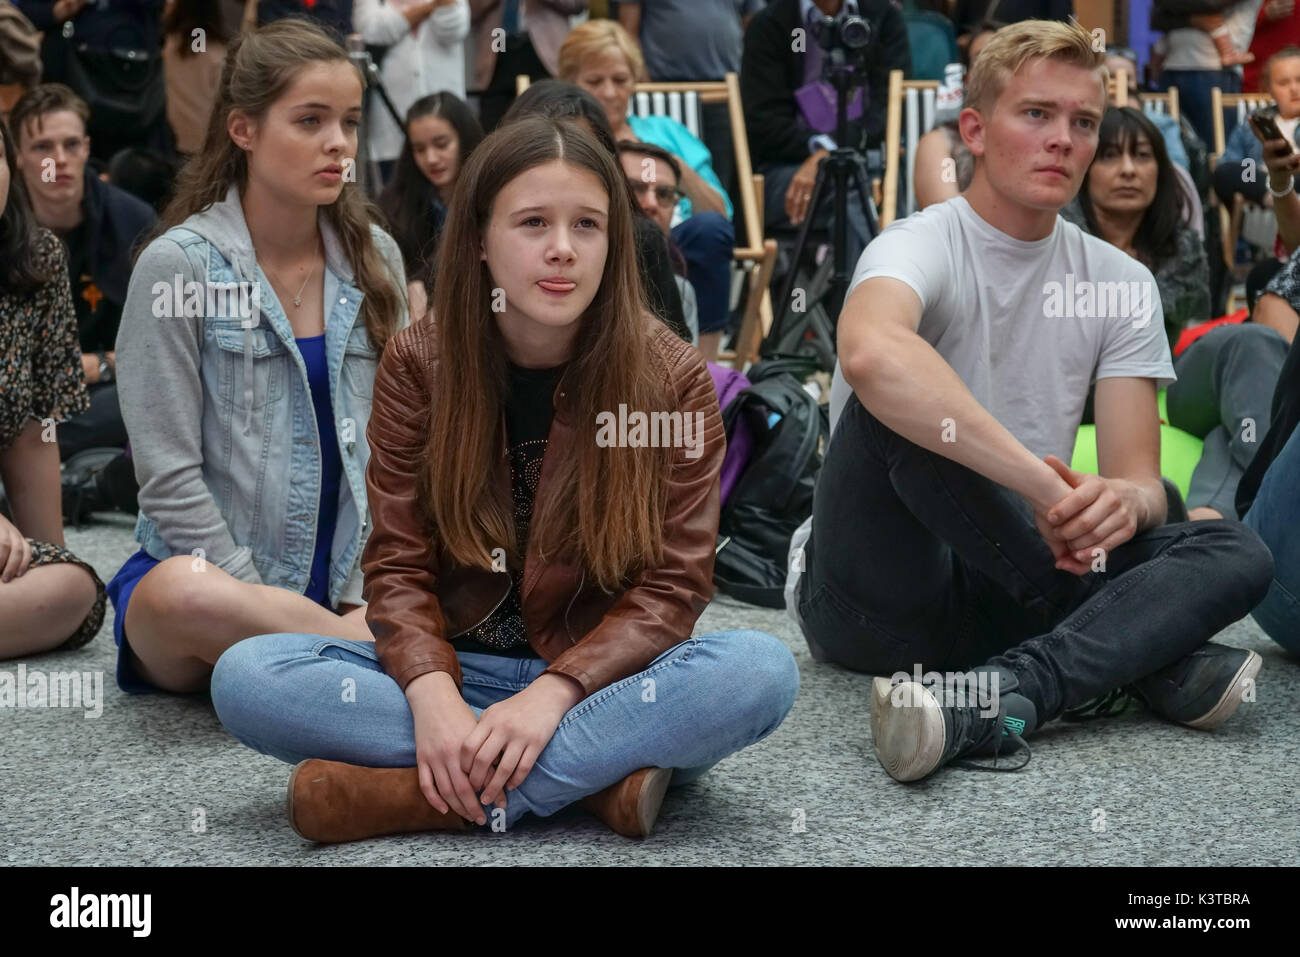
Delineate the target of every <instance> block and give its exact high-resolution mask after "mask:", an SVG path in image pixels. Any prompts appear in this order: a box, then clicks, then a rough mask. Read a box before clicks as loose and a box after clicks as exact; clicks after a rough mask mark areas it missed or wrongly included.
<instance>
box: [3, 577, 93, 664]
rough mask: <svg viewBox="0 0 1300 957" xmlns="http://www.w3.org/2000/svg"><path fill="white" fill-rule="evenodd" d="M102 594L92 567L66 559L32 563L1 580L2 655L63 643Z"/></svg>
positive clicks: (27, 652)
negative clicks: (17, 574)
mask: <svg viewBox="0 0 1300 957" xmlns="http://www.w3.org/2000/svg"><path fill="white" fill-rule="evenodd" d="M96 596H97V592H96V590H95V583H94V581H93V580H92V579H91V577H90V573H89V572H87V571H86V570H85V569H84V568H82V567H81V566H80V565H72V564H68V563H66V562H60V563H58V564H55V565H41V566H40V567H38V568H29V569H28V570H27V572H26V573H25V574H23V575H22V576H20V577H18V578H15V579H14V580H13V581H11V582H9V583H7V584H0V621H3V622H4V628H3V629H0V659H5V658H20V657H22V656H24V655H36V654H40V653H41V652H43V651H50V650H51V649H53V648H57V647H58V646H59V645H61V644H63V643H64V642H65V641H67V640H68V639H69V638H71V637H72V633H73V632H74V631H76V630H77V629H78V628H79V627H81V623H82V622H83V621H85V620H86V616H87V615H89V614H90V609H91V607H92V606H93V605H94V604H95V598H96Z"/></svg>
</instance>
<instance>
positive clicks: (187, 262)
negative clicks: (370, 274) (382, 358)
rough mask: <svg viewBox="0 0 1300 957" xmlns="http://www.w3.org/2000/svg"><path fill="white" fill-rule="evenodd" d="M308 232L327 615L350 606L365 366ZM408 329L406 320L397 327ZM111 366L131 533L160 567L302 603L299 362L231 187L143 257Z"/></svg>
mask: <svg viewBox="0 0 1300 957" xmlns="http://www.w3.org/2000/svg"><path fill="white" fill-rule="evenodd" d="M320 229H321V234H322V237H323V239H324V245H325V265H326V275H325V277H324V282H325V294H326V298H325V314H326V318H325V355H326V362H327V366H328V369H329V383H330V400H331V407H332V409H333V413H334V422H335V427H336V432H337V436H338V443H339V452H340V454H341V456H342V459H343V472H344V477H345V479H346V481H344V482H342V483H340V488H339V501H338V522H337V525H336V529H335V532H334V541H333V544H332V546H331V549H330V572H329V600H330V604H331V605H333V606H334V607H337V606H338V605H339V603H340V602H348V603H350V604H356V605H360V604H362V599H361V582H362V577H361V562H360V558H361V550H362V547H363V546H364V543H365V538H366V535H367V533H368V531H369V516H368V514H367V508H366V483H365V471H366V463H367V461H368V460H369V457H370V450H369V447H368V446H367V445H366V424H367V422H368V421H369V419H370V407H371V390H372V388H373V386H374V379H375V370H376V368H377V365H378V355H377V354H376V353H375V350H374V349H373V348H372V347H371V345H370V342H369V340H368V338H367V335H366V328H365V324H364V323H363V322H362V321H360V317H359V310H360V306H361V300H362V293H361V290H360V289H358V288H357V286H356V285H355V284H354V278H353V271H352V267H351V265H350V264H349V262H348V260H347V258H346V256H345V254H344V251H343V247H342V245H341V243H340V242H339V239H338V236H337V234H336V233H335V231H334V230H333V228H332V227H331V226H330V225H329V223H328V222H327V221H326V219H325V217H324V215H322V216H321V217H320ZM371 231H372V234H373V236H374V239H375V242H376V245H377V248H378V250H379V252H380V254H381V256H382V257H383V259H384V260H385V262H386V263H387V265H388V268H389V270H390V271H391V273H392V275H393V282H394V283H395V284H396V285H397V287H398V288H399V289H401V290H402V301H403V302H405V289H406V278H405V274H404V271H403V269H402V257H401V254H400V253H399V252H398V249H397V244H396V243H395V242H393V240H392V238H391V237H389V236H388V234H387V233H385V232H384V231H383V230H381V229H379V227H377V226H372V227H371ZM187 283H194V284H196V285H193V286H187V285H186V284H187ZM237 283H242V284H243V286H242V289H243V290H244V292H245V294H246V296H245V298H243V299H238V298H233V299H231V300H229V301H225V302H223V301H222V293H221V291H220V290H224V289H228V288H235V289H238V288H241V287H231V286H230V285H228V284H237ZM254 284H255V285H254ZM177 288H179V289H180V290H182V292H183V293H184V295H181V296H179V297H178V295H177V293H176V292H175V291H174V290H175V289H177ZM209 290H218V291H217V292H209ZM200 294H201V295H202V297H203V298H202V299H200ZM209 296H215V297H216V298H215V299H211V298H208V297H209ZM191 297H193V298H191ZM178 300H179V301H178ZM186 300H189V302H190V306H189V308H185V307H184V303H185V301H186ZM200 303H201V305H200ZM178 307H179V308H178ZM214 307H215V308H214ZM407 322H408V318H407V315H406V311H405V309H403V311H402V315H401V317H400V321H399V328H400V327H401V326H405V325H406V324H407ZM117 369H118V373H117V375H118V400H119V402H120V404H121V408H122V418H123V420H124V421H125V422H126V427H127V432H128V434H129V436H130V438H131V453H132V457H133V458H134V461H135V474H136V478H137V480H138V481H139V483H140V497H139V501H140V517H139V520H138V522H137V523H136V529H135V537H136V539H137V540H138V541H139V542H140V544H141V546H142V547H143V548H144V550H145V551H147V552H148V553H149V554H150V555H152V556H153V557H154V558H158V559H164V558H168V557H170V556H172V555H193V556H195V557H196V559H197V558H202V559H203V560H204V561H206V562H210V563H212V564H214V565H216V566H217V567H218V568H220V569H222V570H223V571H226V572H229V573H230V574H231V575H233V576H234V577H236V578H238V579H240V580H241V581H246V582H251V583H254V584H266V585H275V586H279V587H281V588H288V589H290V590H292V591H295V592H298V593H300V594H301V593H303V592H304V591H305V590H306V588H307V583H308V579H309V577H310V573H311V564H312V557H313V555H314V552H315V547H316V524H317V516H318V514H319V505H320V495H321V453H320V445H321V443H320V437H319V435H318V433H317V429H316V414H315V409H314V407H313V405H312V399H311V389H310V386H309V385H308V381H307V367H306V365H305V364H304V362H303V358H302V354H301V353H300V352H299V351H298V347H297V344H296V343H295V341H294V335H293V329H292V327H291V326H290V325H289V320H288V317H286V315H285V313H284V310H283V309H282V308H281V306H280V304H279V302H278V301H277V299H276V297H275V293H274V292H273V291H272V289H271V283H270V281H269V280H268V279H267V277H266V274H265V273H264V272H262V270H261V268H260V267H259V266H258V264H257V260H256V258H255V256H254V253H253V245H252V240H251V238H250V237H249V233H248V226H247V224H246V223H245V221H244V213H243V208H242V207H241V206H240V202H239V193H238V189H237V188H236V187H231V189H230V190H229V191H228V192H227V194H226V198H225V199H224V200H223V201H221V202H219V203H216V204H214V205H213V206H212V207H210V208H209V209H207V210H205V211H203V212H201V213H198V214H196V215H194V216H191V217H190V218H189V219H187V220H185V222H184V223H182V224H181V225H180V226H176V227H174V228H172V229H169V230H168V231H167V232H166V233H164V234H163V235H162V236H160V237H158V238H157V239H155V240H154V241H153V242H152V243H150V244H149V246H148V247H146V248H145V250H144V251H143V252H142V253H141V255H140V258H139V260H138V261H137V263H136V266H135V270H134V271H133V272H132V274H131V283H130V287H129V289H128V291H127V297H126V303H125V305H124V306H123V309H122V324H121V326H120V328H119V330H118V336H117ZM198 567H202V566H201V565H199V564H198V563H197V562H196V568H198Z"/></svg>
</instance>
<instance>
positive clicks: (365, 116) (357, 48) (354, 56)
mask: <svg viewBox="0 0 1300 957" xmlns="http://www.w3.org/2000/svg"><path fill="white" fill-rule="evenodd" d="M347 48H348V58H349V59H350V60H351V61H352V62H353V63H354V64H356V67H357V69H358V70H360V71H361V75H362V76H364V77H365V78H366V89H365V92H364V94H363V95H364V96H365V98H366V100H367V102H366V104H365V107H364V108H363V109H362V110H361V128H360V129H359V130H358V131H357V159H356V166H357V179H358V181H359V182H360V184H361V188H362V189H364V190H365V191H366V194H367V195H369V196H370V198H371V199H374V198H375V197H376V196H378V195H379V191H380V190H381V189H382V188H383V185H384V181H383V177H382V176H380V175H379V164H378V162H377V161H373V160H371V159H370V110H369V105H370V104H369V102H368V101H369V99H370V94H371V93H378V94H379V99H380V101H381V102H382V103H383V104H384V107H385V108H386V109H387V110H388V115H389V116H391V117H392V118H393V122H394V123H396V124H397V127H398V129H403V128H404V126H405V124H404V123H403V121H402V115H401V114H400V113H398V112H397V107H396V106H394V105H393V100H392V98H391V97H390V96H389V95H388V90H387V89H386V88H385V87H384V81H383V80H382V79H381V78H380V75H379V64H378V63H376V62H375V58H374V57H373V56H371V55H370V51H369V50H367V49H366V45H365V42H364V41H363V40H362V39H361V37H360V36H359V35H358V34H355V33H354V34H352V35H351V36H349V37H348V39H347Z"/></svg>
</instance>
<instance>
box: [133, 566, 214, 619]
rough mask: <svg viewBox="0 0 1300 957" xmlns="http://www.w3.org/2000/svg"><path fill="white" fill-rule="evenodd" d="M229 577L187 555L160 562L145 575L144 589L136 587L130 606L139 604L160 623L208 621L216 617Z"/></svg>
mask: <svg viewBox="0 0 1300 957" xmlns="http://www.w3.org/2000/svg"><path fill="white" fill-rule="evenodd" d="M229 577H230V576H228V575H226V573H225V572H223V571H221V570H220V569H216V568H215V567H213V566H209V565H207V564H206V563H202V562H198V561H196V560H195V559H193V558H191V557H190V556H189V555H173V556H172V557H171V558H166V559H163V560H162V561H161V562H159V563H158V565H157V566H156V567H155V568H153V569H152V570H151V571H150V572H149V574H148V575H147V576H146V578H145V579H144V581H143V582H142V583H141V584H144V583H145V582H147V583H148V586H149V587H148V588H137V590H136V592H135V593H134V594H133V595H132V596H131V604H132V606H134V605H135V604H136V602H139V603H140V604H141V605H143V606H144V607H143V608H142V609H141V610H142V611H145V612H147V613H148V614H149V615H150V617H151V618H154V619H155V620H161V621H164V622H177V621H181V622H194V621H210V620H211V619H212V618H214V617H216V616H217V615H218V614H220V609H221V606H222V605H223V596H224V595H225V592H226V589H225V588H224V587H223V586H224V585H225V584H226V583H225V582H223V581H222V579H223V578H226V579H229Z"/></svg>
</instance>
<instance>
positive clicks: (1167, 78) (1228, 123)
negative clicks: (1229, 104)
mask: <svg viewBox="0 0 1300 957" xmlns="http://www.w3.org/2000/svg"><path fill="white" fill-rule="evenodd" d="M1171 86H1176V87H1178V109H1179V111H1180V112H1181V113H1182V114H1183V116H1185V117H1187V122H1188V123H1191V124H1192V129H1194V130H1196V132H1197V133H1198V134H1200V137H1201V139H1203V140H1205V142H1206V143H1208V144H1209V146H1210V149H1211V150H1213V149H1214V108H1213V104H1212V103H1211V102H1210V90H1211V89H1212V88H1214V87H1216V86H1217V87H1218V88H1219V89H1220V90H1222V91H1223V92H1224V93H1240V92H1241V74H1240V73H1238V72H1236V71H1235V70H1165V71H1164V73H1163V74H1161V76H1160V89H1162V90H1167V89H1169V88H1170V87H1171ZM1236 125H1237V113H1236V111H1235V110H1228V111H1226V112H1225V114H1224V117H1223V135H1224V136H1225V137H1228V136H1231V135H1232V130H1233V127H1235V126H1236Z"/></svg>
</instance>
